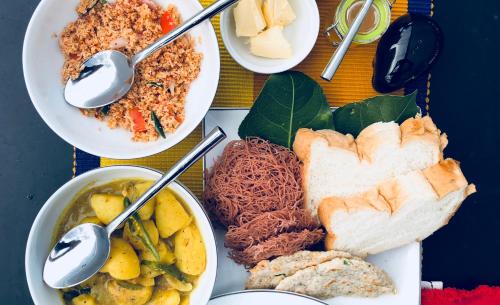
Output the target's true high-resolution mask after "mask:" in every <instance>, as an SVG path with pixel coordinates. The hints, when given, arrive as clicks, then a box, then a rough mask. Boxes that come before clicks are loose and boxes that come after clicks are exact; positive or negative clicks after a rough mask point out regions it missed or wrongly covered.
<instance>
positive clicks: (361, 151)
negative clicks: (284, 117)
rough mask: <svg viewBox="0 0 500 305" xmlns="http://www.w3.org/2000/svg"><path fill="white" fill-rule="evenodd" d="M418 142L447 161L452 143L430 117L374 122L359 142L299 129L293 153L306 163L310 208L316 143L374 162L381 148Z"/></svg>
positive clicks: (326, 132) (306, 194)
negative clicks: (430, 147)
mask: <svg viewBox="0 0 500 305" xmlns="http://www.w3.org/2000/svg"><path fill="white" fill-rule="evenodd" d="M414 141H427V142H429V143H431V144H432V145H434V146H435V147H437V149H438V151H439V160H442V159H443V149H444V148H445V147H446V145H447V144H448V140H447V137H446V134H441V131H440V130H439V129H438V128H437V127H436V125H435V124H434V122H433V121H432V119H431V118H430V117H429V116H425V117H420V116H416V117H415V118H409V119H407V120H405V121H404V122H403V123H402V124H401V125H398V124H396V123H394V122H388V123H382V122H380V123H374V124H371V125H370V126H368V127H366V128H365V129H363V130H362V131H361V132H360V134H359V135H358V137H357V138H356V139H354V137H353V136H352V135H350V134H347V135H344V134H341V133H339V132H337V131H334V130H318V131H313V130H312V129H306V128H301V129H299V130H298V131H297V134H296V136H295V141H294V143H293V151H294V152H295V154H296V155H297V156H298V158H299V159H300V160H301V161H302V167H301V173H302V185H303V189H304V198H305V202H306V205H307V204H308V203H310V202H311V196H310V194H309V187H308V185H309V168H310V166H311V162H310V161H311V150H312V149H311V146H312V145H313V144H314V143H322V144H323V145H326V146H328V147H330V148H337V149H340V150H344V151H346V152H348V153H352V154H353V155H354V156H356V157H357V158H358V159H359V160H360V161H361V160H367V161H369V162H373V160H372V153H373V152H374V151H376V150H377V148H378V147H380V146H381V145H385V144H392V145H396V146H399V147H403V146H405V145H409V144H411V143H412V142H414Z"/></svg>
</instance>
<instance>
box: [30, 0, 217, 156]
mask: <svg viewBox="0 0 500 305" xmlns="http://www.w3.org/2000/svg"><path fill="white" fill-rule="evenodd" d="M79 1H80V0H42V1H41V2H40V4H39V5H38V7H37V8H36V11H35V12H34V14H33V16H32V18H31V21H30V23H29V25H28V29H27V31H26V36H25V39H24V46H23V70H24V79H25V82H26V87H27V88H28V92H29V94H30V97H31V100H32V102H33V105H34V106H35V108H36V109H37V111H38V113H39V114H40V116H41V117H42V119H43V120H44V121H45V122H46V123H47V125H49V127H50V128H51V129H52V130H53V131H54V132H55V133H57V134H58V135H59V136H60V137H61V138H63V139H64V140H65V141H66V142H68V143H70V144H72V145H74V146H76V147H78V148H80V149H82V150H84V151H86V152H88V153H91V154H94V155H97V156H100V157H108V158H114V159H132V158H139V157H145V156H149V155H153V154H156V153H159V152H161V151H164V150H166V149H168V148H170V147H172V146H173V145H175V144H177V143H178V142H180V141H181V140H182V139H184V138H185V137H186V136H187V135H189V134H190V133H191V131H193V130H194V129H195V128H196V126H198V124H199V123H200V122H201V121H202V119H203V117H204V116H205V114H206V112H207V111H208V109H209V107H210V105H211V104H212V100H213V98H214V96H215V92H216V90H217V86H218V81H219V71H220V59H219V46H218V43H217V37H216V36H215V31H214V29H213V27H212V24H211V23H209V22H208V21H207V22H205V23H203V24H200V25H199V26H197V27H196V28H194V29H193V30H191V32H190V34H191V35H192V36H193V38H195V40H196V42H197V45H196V49H197V51H199V52H201V53H202V54H203V60H202V64H201V72H200V75H199V76H198V78H197V79H196V80H195V81H194V82H193V83H192V85H191V89H190V91H189V94H188V96H187V98H186V105H185V111H186V116H185V117H186V119H185V121H184V123H183V124H182V125H181V126H180V127H179V128H178V130H176V132H175V133H173V134H170V135H167V138H166V139H161V138H160V139H159V140H158V141H155V142H149V143H138V142H133V141H132V140H131V139H130V138H131V133H129V132H128V131H125V130H123V129H109V128H108V127H107V125H106V123H104V122H100V121H98V120H95V119H92V118H87V117H84V116H83V115H82V114H81V113H80V111H79V110H78V109H76V108H74V107H72V106H70V105H68V104H67V103H66V102H65V101H64V98H63V88H64V87H63V83H62V82H61V68H62V65H63V62H64V59H63V55H62V54H61V52H60V50H59V46H58V41H59V38H58V37H55V35H54V34H56V35H58V34H60V33H61V32H62V30H63V29H64V27H65V26H66V25H67V24H68V23H69V22H71V21H74V20H76V18H77V14H76V12H75V7H76V6H77V3H79ZM157 2H158V3H159V4H161V5H162V6H164V7H166V6H167V5H168V4H170V3H172V4H174V5H176V6H177V8H178V9H179V12H180V14H181V16H182V18H184V19H187V18H189V17H191V16H192V15H194V14H195V13H197V12H198V11H200V10H201V9H202V6H201V4H200V3H199V2H198V0H157Z"/></svg>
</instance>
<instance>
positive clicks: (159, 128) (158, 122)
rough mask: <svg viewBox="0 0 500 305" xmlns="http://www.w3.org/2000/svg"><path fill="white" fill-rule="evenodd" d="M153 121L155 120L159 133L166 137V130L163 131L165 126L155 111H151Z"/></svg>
mask: <svg viewBox="0 0 500 305" xmlns="http://www.w3.org/2000/svg"><path fill="white" fill-rule="evenodd" d="M151 121H153V124H154V126H155V130H156V132H158V134H159V135H160V136H161V137H162V138H164V139H165V132H164V131H163V127H162V126H161V123H160V119H158V117H157V116H156V113H155V112H154V111H151Z"/></svg>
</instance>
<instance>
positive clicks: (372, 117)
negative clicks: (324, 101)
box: [333, 91, 420, 137]
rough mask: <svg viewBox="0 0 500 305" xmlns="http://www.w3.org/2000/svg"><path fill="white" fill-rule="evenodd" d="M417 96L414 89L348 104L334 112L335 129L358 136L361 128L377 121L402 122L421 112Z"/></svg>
mask: <svg viewBox="0 0 500 305" xmlns="http://www.w3.org/2000/svg"><path fill="white" fill-rule="evenodd" d="M416 98H417V91H414V92H413V93H412V94H409V95H406V96H394V95H380V96H375V97H372V98H369V99H366V100H364V101H361V102H358V103H352V104H347V105H345V106H343V107H340V108H339V109H337V110H335V111H334V112H333V124H334V129H335V130H336V131H338V132H340V133H343V134H348V133H349V134H351V135H353V136H354V137H357V136H358V134H359V133H360V132H361V130H363V129H364V128H365V127H367V126H368V125H371V124H373V123H376V122H391V121H394V122H396V123H398V124H401V123H402V122H403V121H404V120H406V119H408V118H411V117H414V116H415V115H417V114H418V113H420V108H419V107H418V106H417V103H416Z"/></svg>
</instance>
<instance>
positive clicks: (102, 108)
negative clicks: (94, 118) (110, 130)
mask: <svg viewBox="0 0 500 305" xmlns="http://www.w3.org/2000/svg"><path fill="white" fill-rule="evenodd" d="M110 108H111V105H106V106H103V107H101V109H99V112H101V113H102V114H103V115H104V116H106V115H108V113H109V109H110Z"/></svg>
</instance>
